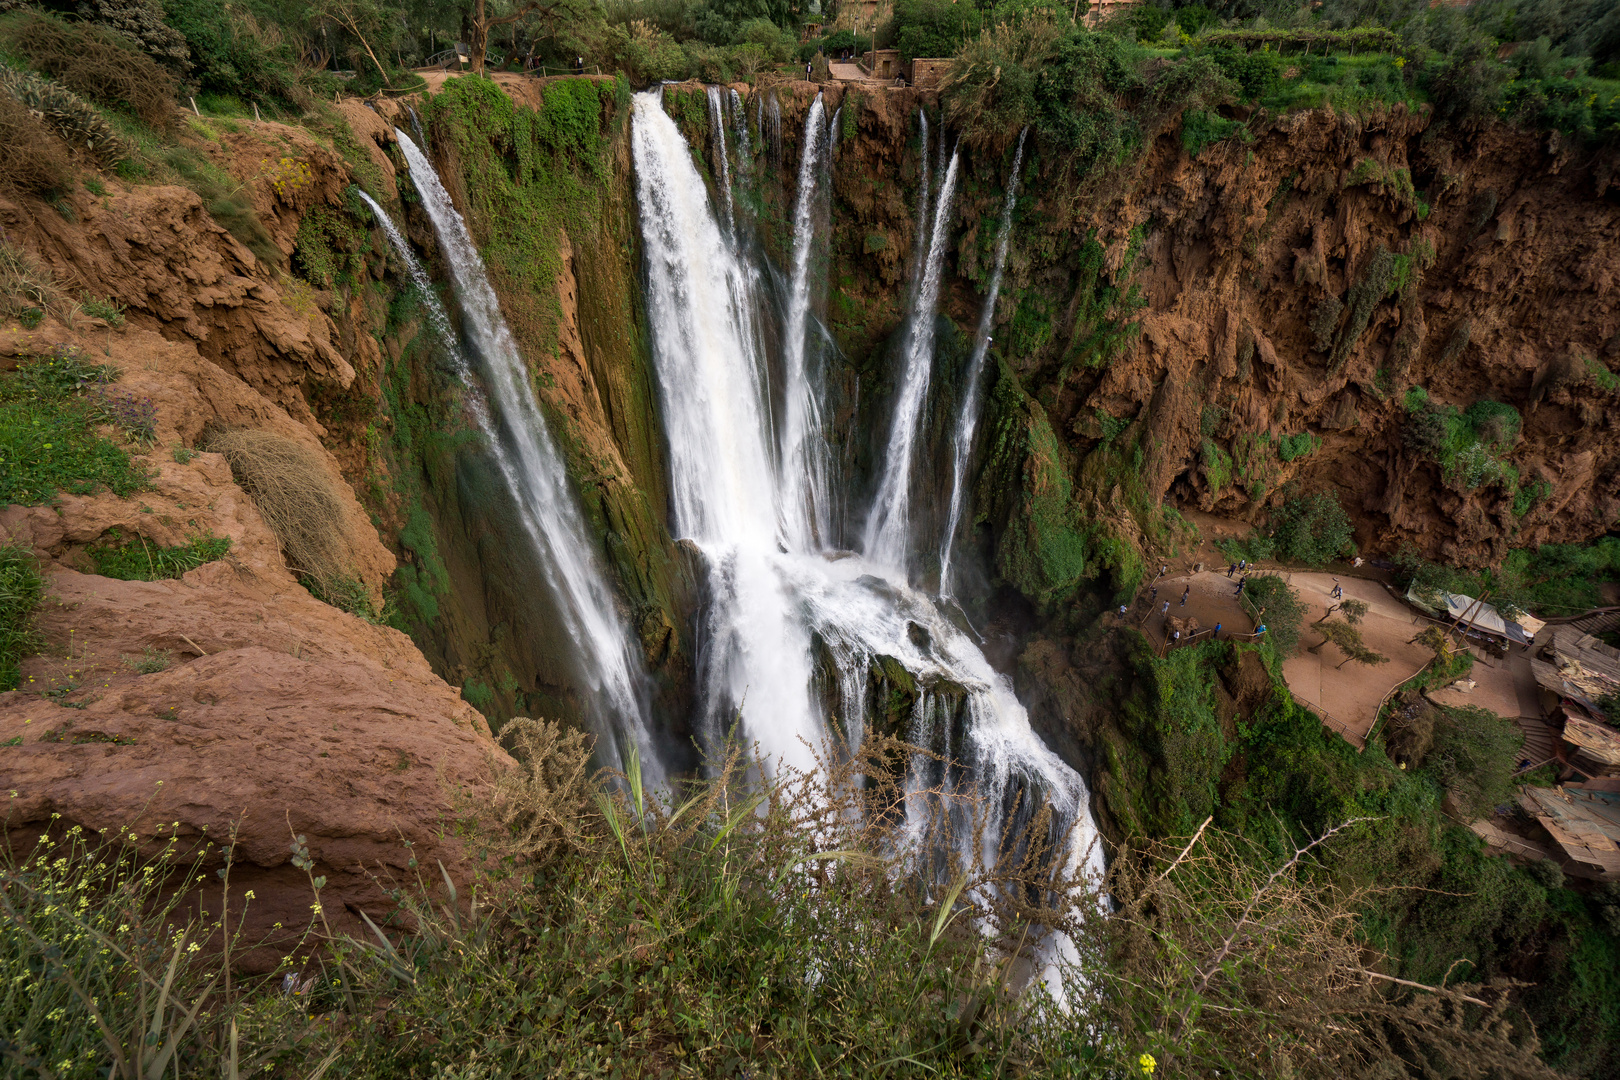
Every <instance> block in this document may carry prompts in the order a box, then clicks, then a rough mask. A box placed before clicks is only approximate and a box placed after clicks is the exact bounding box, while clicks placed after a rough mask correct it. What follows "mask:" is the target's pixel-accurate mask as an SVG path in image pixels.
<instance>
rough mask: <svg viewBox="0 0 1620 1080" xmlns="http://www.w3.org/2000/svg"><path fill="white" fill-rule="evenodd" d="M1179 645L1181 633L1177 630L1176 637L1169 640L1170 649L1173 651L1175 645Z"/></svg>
mask: <svg viewBox="0 0 1620 1080" xmlns="http://www.w3.org/2000/svg"><path fill="white" fill-rule="evenodd" d="M1180 644H1181V631H1180V630H1177V631H1176V636H1175V637H1173V638H1171V639H1170V647H1171V648H1172V649H1173V648H1175V647H1176V646H1177V645H1180Z"/></svg>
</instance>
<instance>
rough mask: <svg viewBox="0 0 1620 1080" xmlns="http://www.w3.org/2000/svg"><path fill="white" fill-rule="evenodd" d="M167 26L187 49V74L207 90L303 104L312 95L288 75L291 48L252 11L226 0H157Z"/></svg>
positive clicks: (259, 99)
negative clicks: (190, 70)
mask: <svg viewBox="0 0 1620 1080" xmlns="http://www.w3.org/2000/svg"><path fill="white" fill-rule="evenodd" d="M163 14H164V18H165V19H166V20H167V21H168V23H169V25H170V26H172V27H174V28H175V29H176V30H178V31H180V33H181V34H182V35H184V37H185V39H186V44H187V46H188V47H189V48H190V49H191V59H192V63H193V64H194V65H195V67H194V70H193V75H194V76H195V77H196V79H197V82H198V85H199V88H200V89H202V90H205V91H208V92H210V93H216V94H234V95H236V96H237V97H241V98H247V99H253V100H258V101H264V100H266V99H269V100H274V101H280V102H285V103H287V104H289V105H296V106H305V105H308V104H310V103H311V101H312V99H311V96H310V94H309V92H308V91H307V90H305V89H304V88H303V87H302V86H300V85H299V83H298V80H297V79H296V78H295V77H294V75H293V61H294V57H293V55H292V50H291V49H289V48H288V47H287V46H286V45H285V44H284V43H283V42H282V41H281V40H280V36H279V35H278V34H276V33H275V32H274V31H267V30H265V29H263V28H261V26H260V25H259V23H258V21H257V20H256V19H255V18H254V17H253V15H252V13H250V12H249V11H248V10H246V9H245V8H243V7H242V6H241V5H240V4H236V3H232V2H229V0H227V2H225V3H221V2H220V0H163Z"/></svg>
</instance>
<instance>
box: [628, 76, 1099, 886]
mask: <svg viewBox="0 0 1620 1080" xmlns="http://www.w3.org/2000/svg"><path fill="white" fill-rule="evenodd" d="M806 125H807V126H806V131H805V134H804V138H803V143H802V145H801V151H802V155H801V164H800V169H799V190H798V191H797V192H796V199H795V212H794V218H793V220H794V229H795V235H794V242H793V249H792V251H793V256H792V257H793V269H792V273H791V274H790V281H791V286H790V289H789V297H790V300H789V304H790V307H792V308H793V309H794V310H792V311H790V312H788V313H787V316H786V317H785V318H784V319H783V320H782V324H781V325H782V326H784V327H785V328H788V329H787V330H786V331H785V332H787V333H792V334H794V335H799V336H803V337H805V338H808V337H810V336H812V335H815V334H820V333H824V331H822V330H821V328H820V327H819V326H818V325H814V324H815V323H816V320H815V319H814V318H813V317H812V316H811V314H810V312H809V308H808V305H809V302H810V301H809V298H810V297H811V296H812V295H813V292H814V289H813V288H812V287H811V286H810V285H809V284H808V281H807V278H808V276H809V272H808V264H805V263H801V255H802V254H803V253H804V252H807V251H809V250H811V249H812V248H813V247H814V246H815V245H816V243H817V239H816V237H815V236H813V235H811V231H812V230H813V228H814V221H815V217H814V215H812V214H810V213H808V212H807V211H806V207H809V206H811V205H813V203H814V200H815V198H816V191H815V184H816V181H815V177H816V174H817V169H818V167H819V165H820V163H821V161H822V160H823V159H824V156H825V154H826V152H827V148H828V143H829V136H830V133H829V132H827V131H826V130H825V127H826V121H825V113H824V110H823V107H822V105H821V102H820V101H819V99H818V100H817V102H816V103H815V104H813V105H812V106H811V109H810V112H809V116H808V118H807V122H806ZM631 151H632V157H633V161H634V166H635V177H636V194H637V202H638V207H639V213H640V220H641V231H642V241H643V250H644V253H645V260H646V274H647V311H648V321H649V326H650V329H651V338H652V352H653V366H654V370H655V375H656V378H657V381H658V386H659V391H660V397H661V404H662V410H663V421H664V424H665V426H666V431H667V434H668V442H669V450H670V453H669V457H670V471H671V489H672V509H673V520H672V526H673V528H674V530H675V531H676V532H677V533H678V534H679V535H680V536H681V537H682V538H685V539H689V540H691V541H693V542H694V543H695V544H696V545H697V546H698V548H699V549H700V550H701V551H702V553H703V556H704V558H705V560H706V562H707V565H708V576H709V581H708V584H709V597H708V603H707V610H706V613H705V617H704V624H703V626H702V629H701V635H702V641H701V642H700V650H701V653H702V656H703V661H702V669H703V670H702V672H701V693H702V695H703V702H702V705H701V710H702V718H703V720H704V723H703V724H702V725H700V730H701V731H702V732H703V734H704V736H705V737H707V738H709V739H717V738H719V737H720V736H722V735H723V734H724V732H725V730H726V729H727V728H729V726H730V724H731V722H732V720H733V719H734V718H737V719H740V723H741V734H742V735H743V737H744V738H746V739H748V740H750V741H751V742H754V743H757V744H758V745H759V747H760V748H761V750H762V751H763V754H764V756H765V758H766V759H767V760H768V761H769V762H772V763H779V764H783V765H787V766H789V767H796V768H809V767H812V766H813V761H814V759H813V757H812V755H811V754H810V752H809V749H808V748H807V747H806V745H805V744H807V743H808V744H809V746H812V747H816V746H820V745H821V744H822V742H823V741H824V740H825V739H826V738H827V736H828V735H830V734H832V731H831V730H830V728H829V724H828V721H831V722H832V724H833V725H836V727H837V728H839V729H841V730H840V733H841V734H842V735H843V736H844V737H845V738H846V739H848V740H849V741H850V743H851V744H856V745H858V744H859V743H860V741H861V740H862V739H863V738H864V737H865V736H866V734H867V733H868V727H869V725H870V722H871V720H872V719H873V716H872V714H871V713H870V707H869V696H870V695H869V693H868V691H869V686H870V680H871V679H872V677H873V675H872V672H873V671H874V670H880V669H881V668H882V667H883V665H884V664H885V663H888V662H897V663H898V664H900V665H901V666H902V667H904V669H905V670H906V672H907V673H908V674H909V676H910V677H911V678H913V679H914V680H915V681H916V683H917V685H918V687H919V690H920V692H919V694H918V695H917V699H916V704H915V707H914V709H913V713H912V716H911V718H910V721H909V730H906V731H903V732H897V734H901V735H903V736H905V737H907V738H909V739H911V740H913V741H915V742H917V743H919V744H920V745H924V746H928V747H931V748H934V749H937V750H939V751H941V752H943V753H946V754H948V755H949V756H950V757H951V758H952V759H953V760H955V761H956V762H958V763H959V764H960V765H961V766H962V768H963V769H964V770H965V774H963V773H958V772H955V771H953V772H952V773H951V774H950V775H948V776H947V775H944V774H943V773H941V772H940V771H939V770H938V768H937V767H936V768H935V770H934V774H933V775H929V773H928V770H927V769H921V770H918V771H917V774H916V775H915V776H914V778H913V782H914V784H915V785H916V786H917V787H918V788H920V787H925V786H934V785H945V786H953V785H956V784H958V783H963V784H971V785H972V786H973V788H974V789H975V790H976V791H977V793H978V794H979V795H980V796H981V797H982V799H983V804H984V806H985V808H986V810H987V812H988V814H989V815H990V817H991V820H990V821H989V823H988V824H989V827H988V828H987V829H986V830H985V831H984V833H983V835H984V836H985V837H986V843H987V845H994V844H995V843H996V838H997V837H999V836H1000V835H1001V830H1002V827H1003V825H1006V824H1011V825H1015V826H1016V825H1017V824H1019V823H1020V822H1021V821H1023V820H1027V819H1028V816H1029V815H1031V814H1032V813H1033V810H1034V807H1035V806H1037V805H1044V806H1046V807H1048V808H1050V810H1051V811H1052V813H1053V827H1054V830H1056V831H1067V830H1068V829H1069V828H1070V827H1071V826H1075V827H1077V828H1076V837H1075V846H1074V847H1073V848H1072V849H1071V857H1072V858H1090V859H1092V860H1095V861H1094V863H1093V866H1094V868H1096V867H1097V866H1098V865H1100V854H1099V853H1097V852H1096V851H1095V850H1094V845H1093V844H1092V843H1091V840H1092V836H1093V829H1092V826H1091V822H1090V817H1089V807H1088V805H1087V799H1086V794H1087V793H1086V787H1085V783H1084V781H1083V780H1082V779H1081V777H1080V776H1079V775H1078V774H1077V773H1076V772H1075V771H1074V770H1072V769H1070V768H1069V767H1068V766H1067V765H1066V764H1064V763H1063V761H1062V760H1061V759H1059V758H1058V757H1057V755H1056V754H1054V753H1052V751H1051V750H1049V749H1048V748H1047V747H1046V745H1045V744H1044V743H1043V742H1042V741H1041V740H1040V738H1039V737H1038V736H1037V735H1036V734H1035V732H1034V731H1033V729H1032V728H1031V727H1030V723H1029V717H1028V714H1027V713H1026V712H1025V710H1024V708H1023V706H1022V705H1021V704H1020V703H1019V701H1018V699H1017V697H1016V696H1015V694H1014V693H1013V689H1012V686H1011V683H1010V681H1009V680H1008V679H1007V678H1006V676H1004V675H1002V674H1000V673H999V672H997V671H995V670H994V669H993V668H992V667H991V666H990V663H989V662H988V661H987V660H986V658H985V656H984V654H983V652H982V651H981V650H980V649H979V647H978V645H977V644H976V643H975V642H974V641H973V640H972V639H971V638H969V637H968V636H967V635H966V634H964V633H963V632H962V631H961V630H960V629H959V628H958V627H957V626H956V625H955V623H953V622H952V620H951V619H949V618H947V617H946V615H945V614H944V613H943V612H942V611H941V609H940V607H939V606H938V605H936V604H935V603H934V601H933V600H932V599H931V598H929V597H928V596H927V595H925V594H924V593H922V592H920V591H918V590H917V589H914V588H913V587H912V586H911V583H910V582H909V581H908V579H907V576H906V573H905V570H904V568H903V566H902V565H900V564H899V561H898V560H894V559H874V558H872V557H871V556H870V554H867V555H857V554H853V553H851V552H847V551H839V550H837V549H836V548H835V547H834V545H833V544H832V543H831V542H830V538H828V537H827V536H825V535H824V534H823V533H822V532H821V531H820V526H819V525H818V520H819V519H818V517H817V514H818V513H819V512H820V506H819V505H818V498H819V493H820V492H821V491H822V490H823V489H822V488H821V487H820V485H821V480H820V478H818V477H815V476H812V475H808V473H809V471H810V470H812V469H814V468H819V467H821V465H820V464H817V462H826V461H828V460H830V455H828V454H827V451H826V444H827V441H828V432H827V430H826V423H825V420H824V419H822V417H824V416H825V415H826V409H825V407H824V402H823V395H824V393H825V385H824V383H823V382H822V381H820V380H818V379H816V378H813V377H810V374H811V373H807V372H806V370H804V369H803V368H801V367H799V366H796V365H795V363H794V361H792V360H791V357H793V356H798V355H801V354H802V350H803V347H804V341H803V340H792V341H783V342H781V354H782V356H783V357H784V358H789V359H786V360H784V362H783V363H782V365H781V367H782V371H783V374H782V376H781V378H782V379H783V380H785V381H790V382H792V383H793V385H789V386H785V387H782V388H781V395H780V400H782V401H783V402H785V403H786V404H785V405H784V406H783V407H782V408H781V409H779V410H778V409H773V407H772V401H773V395H772V393H771V387H770V384H769V375H768V373H767V367H768V361H769V357H768V356H767V354H766V350H764V349H762V348H761V347H760V344H759V342H758V340H757V338H756V336H755V335H754V334H753V333H752V332H751V327H753V326H754V325H756V324H757V322H758V320H757V319H756V318H755V317H754V316H753V315H752V313H751V312H750V310H749V309H750V305H752V304H754V303H756V302H757V300H756V298H755V297H754V296H753V295H752V294H751V293H750V291H749V282H750V280H751V275H750V271H749V270H748V268H747V267H746V266H745V265H744V262H745V260H746V259H748V258H750V257H752V256H750V255H748V254H746V253H745V252H744V251H743V250H742V249H741V248H740V247H736V246H733V245H731V244H729V243H727V241H726V238H725V236H724V235H723V230H722V228H721V227H720V225H719V222H718V220H717V214H716V211H715V208H714V206H713V205H712V204H711V201H710V198H709V193H708V190H707V188H706V187H705V184H704V181H703V178H702V177H701V176H700V174H699V173H698V171H697V169H696V167H695V166H694V165H693V162H692V155H691V153H690V151H689V148H688V146H687V143H686V140H685V139H684V138H683V137H682V135H681V133H680V130H679V129H678V128H677V127H676V125H675V123H674V121H673V120H672V119H671V118H670V117H669V116H667V115H666V114H665V112H664V110H663V106H662V98H661V92H660V91H659V90H652V91H648V92H644V93H641V94H637V95H636V97H635V99H634V103H633V115H632V120H631ZM739 171H740V170H739ZM956 172H957V163H956V155H955V154H952V156H951V161H950V164H949V165H948V166H947V167H946V168H945V171H944V175H943V178H942V180H941V184H940V190H939V198H938V201H937V203H936V204H935V207H934V214H933V215H932V219H931V228H930V234H931V235H930V239H929V252H928V259H927V264H928V265H927V266H926V267H925V269H924V272H923V274H922V281H921V283H920V287H919V289H918V302H919V304H921V302H922V300H923V299H924V297H925V294H926V297H927V305H926V307H927V311H928V318H927V319H926V320H922V321H925V322H928V323H929V324H930V326H931V320H932V314H933V308H934V306H935V303H936V301H937V295H938V289H939V279H940V274H941V266H940V264H941V263H942V261H943V257H944V248H945V246H946V243H945V241H946V219H947V215H948V212H949V211H948V207H949V203H950V191H951V189H952V188H953V187H954V185H955V182H956ZM824 242H825V241H824V240H823V241H822V243H824ZM930 333H931V331H930ZM926 341H927V338H926V337H924V334H923V332H922V331H921V329H920V328H919V333H918V334H916V335H915V336H914V337H913V338H912V339H911V342H910V344H913V345H916V347H917V351H916V352H913V351H912V350H910V349H908V352H907V357H906V359H907V362H908V364H910V363H911V362H912V361H913V360H914V359H916V358H917V356H919V355H920V356H921V360H920V363H921V365H922V366H923V367H924V368H926V367H927V365H928V363H929V360H930V359H931V358H930V357H929V356H928V355H927V352H928V351H929V346H928V345H927V344H926ZM919 378H926V374H923V375H921V376H919ZM794 402H798V403H799V404H798V405H795V404H794ZM795 409H802V411H800V412H797V413H796V412H795ZM904 453H906V454H909V453H910V448H909V445H908V446H907V447H906V448H905V450H904ZM1015 808H1016V810H1015ZM1014 812H1016V814H1017V816H1018V820H1017V821H1007V820H1006V817H1007V815H1008V814H1010V813H1014ZM958 842H959V843H960V844H962V845H963V850H962V854H963V855H964V856H965V857H967V858H969V859H970V860H973V861H980V860H993V857H994V852H993V851H974V850H971V845H972V839H971V837H970V836H969V835H967V834H966V832H965V831H964V832H963V833H960V834H959V836H958Z"/></svg>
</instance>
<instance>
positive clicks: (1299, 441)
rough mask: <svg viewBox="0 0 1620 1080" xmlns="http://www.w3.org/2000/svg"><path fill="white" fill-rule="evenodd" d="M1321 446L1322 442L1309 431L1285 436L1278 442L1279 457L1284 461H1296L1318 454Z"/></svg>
mask: <svg viewBox="0 0 1620 1080" xmlns="http://www.w3.org/2000/svg"><path fill="white" fill-rule="evenodd" d="M1321 445H1322V440H1321V439H1320V438H1319V437H1318V436H1315V435H1312V434H1311V433H1310V432H1308V431H1300V432H1296V433H1295V434H1293V435H1284V436H1283V437H1282V438H1281V439H1279V440H1277V457H1279V458H1280V459H1282V460H1283V461H1294V460H1297V459H1298V458H1302V457H1308V456H1310V455H1311V454H1314V453H1316V450H1317V447H1319V446H1321Z"/></svg>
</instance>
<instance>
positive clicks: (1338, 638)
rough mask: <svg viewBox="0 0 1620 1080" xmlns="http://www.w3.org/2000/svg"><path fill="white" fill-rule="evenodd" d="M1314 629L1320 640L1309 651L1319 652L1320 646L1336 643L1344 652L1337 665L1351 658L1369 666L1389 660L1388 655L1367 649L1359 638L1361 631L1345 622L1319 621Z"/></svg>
mask: <svg viewBox="0 0 1620 1080" xmlns="http://www.w3.org/2000/svg"><path fill="white" fill-rule="evenodd" d="M1315 630H1316V632H1317V633H1318V634H1321V635H1322V640H1321V641H1319V642H1317V643H1316V644H1315V645H1312V646H1311V649H1310V651H1311V652H1313V653H1317V652H1321V650H1322V646H1323V645H1327V644H1329V643H1331V644H1334V645H1337V646H1338V647H1339V651H1340V652H1342V653H1344V659H1343V660H1342V661H1340V662H1339V665H1338V666H1339V667H1344V665H1345V664H1348V663H1349V662H1350V661H1352V660H1354V661H1355V662H1356V663H1358V664H1366V665H1368V666H1369V667H1370V666H1374V665H1377V664H1385V663H1388V662H1389V657H1387V656H1385V655H1383V654H1382V653H1379V652H1375V651H1374V650H1372V649H1369V648H1368V647H1367V645H1366V643H1365V642H1363V641H1362V640H1361V631H1360V630H1357V629H1356V628H1355V627H1354V626H1351V625H1350V624H1349V623H1347V622H1320V621H1319V622H1317V623H1316V624H1315ZM1335 670H1337V669H1335Z"/></svg>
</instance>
